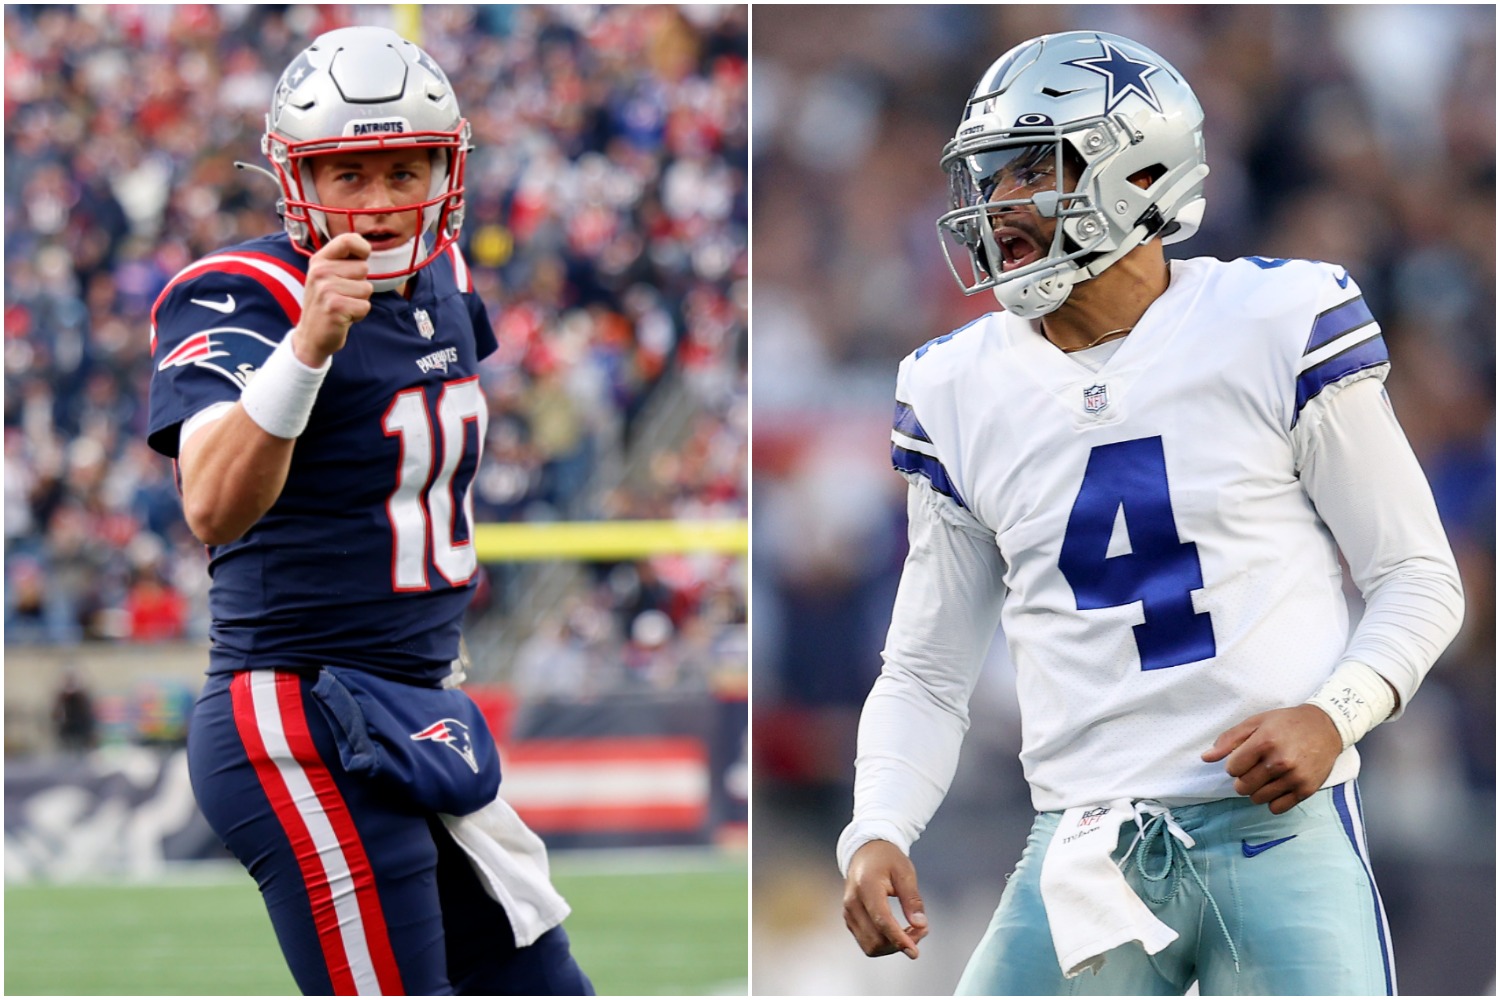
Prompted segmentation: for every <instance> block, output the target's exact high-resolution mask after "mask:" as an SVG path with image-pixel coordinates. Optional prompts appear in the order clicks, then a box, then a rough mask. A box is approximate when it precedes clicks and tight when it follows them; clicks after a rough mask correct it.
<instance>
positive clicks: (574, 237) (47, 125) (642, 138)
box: [4, 4, 749, 669]
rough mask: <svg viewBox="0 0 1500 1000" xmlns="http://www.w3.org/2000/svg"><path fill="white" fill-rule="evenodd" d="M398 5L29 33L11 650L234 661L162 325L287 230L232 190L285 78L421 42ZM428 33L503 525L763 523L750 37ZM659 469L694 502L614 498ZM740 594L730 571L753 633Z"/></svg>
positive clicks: (608, 21)
mask: <svg viewBox="0 0 1500 1000" xmlns="http://www.w3.org/2000/svg"><path fill="white" fill-rule="evenodd" d="M399 6H401V5H388V4H380V5H367V6H337V5H266V6H260V5H226V6H215V5H205V4H184V5H166V6H153V5H123V6H105V5H100V6H93V7H78V8H69V7H51V6H42V7H29V6H25V5H8V6H7V7H6V10H5V108H4V110H5V124H4V128H5V148H6V170H5V575H6V604H5V639H6V642H7V643H20V642H50V643H59V642H72V641H76V640H81V639H111V640H141V641H150V640H154V639H161V638H178V637H188V638H201V637H202V636H204V635H206V632H207V608H206V595H207V586H208V577H207V574H206V571H205V567H206V562H207V556H206V552H205V550H204V548H203V546H201V545H200V544H198V543H197V542H196V540H195V539H194V538H193V537H192V536H191V534H190V533H189V532H188V531H187V529H186V526H185V524H184V523H183V521H182V518H181V515H180V512H179V508H178V502H177V497H176V491H175V487H174V483H173V470H172V467H171V464H170V463H169V462H168V461H167V460H165V459H163V458H161V457H160V456H157V455H156V454H154V453H153V452H151V451H150V450H149V449H148V448H147V447H146V444H145V440H144V439H145V433H144V432H145V421H146V415H147V409H146V401H147V386H148V383H149V380H150V374H151V367H150V366H151V358H150V353H149V340H150V338H149V313H150V309H151V305H152V303H153V301H154V300H155V298H156V296H157V294H158V293H159V292H160V291H161V289H162V288H163V287H164V285H165V284H166V282H167V281H168V280H169V279H170V278H171V277H172V275H173V274H175V273H176V272H177V271H178V270H179V269H181V268H182V267H184V266H186V265H187V264H188V263H190V262H191V261H193V260H194V259H196V258H198V257H200V256H202V255H203V254H206V253H208V252H211V251H213V250H215V249H218V248H221V247H223V246H227V245H232V244H234V243H238V242H240V241H243V240H246V239H250V238H254V237H256V236H260V235H264V234H266V233H270V232H275V231H277V230H278V229H279V227H280V223H279V221H278V219H277V218H276V215H275V209H274V205H275V194H276V192H275V190H274V186H273V185H272V184H270V183H269V182H268V181H267V180H266V179H265V178H263V177H261V176H258V175H257V174H255V173H253V172H249V171H241V170H237V169H236V168H235V166H234V163H235V161H236V160H242V161H247V162H251V163H259V162H260V161H261V159H262V157H261V155H260V153H259V140H260V136H261V133H262V132H263V131H264V127H265V121H264V115H265V111H266V109H267V107H268V106H269V101H270V97H271V92H272V88H273V86H274V84H275V81H276V79H277V76H278V75H279V73H280V72H281V69H282V68H283V67H284V66H285V65H286V64H287V63H288V62H289V61H290V60H291V59H292V58H293V57H294V56H295V55H296V53H297V52H299V51H300V50H301V49H302V48H304V47H305V46H306V45H307V44H308V42H310V41H311V40H312V38H314V37H315V36H316V35H317V34H319V33H320V32H322V31H326V30H329V29H332V28H335V27H340V26H344V25H348V24H360V23H363V24H383V25H387V26H392V27H396V28H398V30H400V29H403V28H405V29H407V30H410V29H411V26H410V25H408V24H405V23H397V22H394V21H393V20H392V19H393V17H394V16H397V15H396V13H395V12H394V10H393V8H396V7H399ZM411 7H412V8H415V5H411ZM408 13H410V11H408ZM416 16H417V17H418V18H419V19H420V28H419V30H420V38H416V39H414V40H418V41H419V42H420V44H422V45H423V47H424V48H425V49H427V51H428V52H429V53H430V54H431V55H432V56H433V57H434V58H435V59H436V61H437V62H438V63H439V64H440V65H442V66H444V67H446V68H447V70H448V74H449V76H450V79H451V80H452V82H453V84H454V87H455V89H456V90H457V92H458V97H459V101H460V106H461V108H462V109H463V112H464V114H465V116H466V117H467V118H469V120H470V121H471V122H472V124H473V128H474V141H475V145H476V147H477V148H476V149H475V151H474V152H473V153H472V154H471V156H470V158H469V162H468V172H467V178H466V186H467V191H468V205H469V210H468V218H467V221H466V226H465V229H464V236H463V243H462V247H463V250H464V253H465V255H466V257H467V259H468V261H469V263H470V265H471V268H472V271H473V274H474V278H475V283H476V287H477V289H478V290H479V291H480V293H481V294H482V295H483V297H484V299H485V301H486V304H487V305H488V308H489V311H490V316H491V319H492V321H493V322H494V325H495V331H496V334H497V336H498V340H499V343H500V350H499V352H498V353H497V355H496V356H494V357H493V358H492V359H490V360H489V361H488V362H487V363H486V364H485V366H484V369H483V373H482V384H483V385H484V388H485V392H486V395H487V397H488V400H489V403H490V408H491V425H490V434H489V438H488V442H487V455H486V458H485V461H484V464H483V466H482V469H481V473H480V476H479V477H478V479H477V480H476V482H475V487H474V501H475V513H476V517H477V519H478V520H480V521H495V520H557V519H589V518H600V517H609V516H617V515H628V516H639V515H638V511H639V510H643V509H649V510H650V511H651V512H652V513H651V516H659V517H673V516H678V515H684V516H687V515H689V514H691V515H693V516H705V515H704V512H705V511H709V512H711V513H709V514H707V515H706V516H714V517H743V516H745V514H746V494H747V483H746V473H745V464H744V463H745V458H746V447H745V440H744V435H745V410H746V405H747V403H746V400H747V392H748V384H747V383H748V379H747V358H746V340H745V338H746V329H747V322H748V318H747V305H748V291H747V282H748V253H747V247H748V237H747V204H748V180H747V178H748V128H749V123H748V115H747V98H748V62H747V39H748V14H747V12H746V10H745V9H744V8H743V7H734V6H725V7H719V6H712V5H683V6H672V5H646V6H635V7H612V6H594V5H587V6H566V5H556V6H546V7H542V6H536V7H529V6H504V5H500V6H485V7H463V6H451V5H434V6H427V7H422V8H420V9H419V10H418V11H417V13H416ZM667 392H672V393H677V394H686V395H687V396H688V397H689V399H690V400H691V402H692V405H693V407H694V408H695V413H696V414H697V416H696V420H697V421H698V422H697V423H695V424H694V425H693V431H692V433H691V434H689V435H688V436H687V437H686V438H685V439H684V440H677V439H667V440H656V439H652V438H650V437H649V436H643V435H642V433H641V429H642V428H643V427H645V426H647V423H646V421H645V420H644V415H645V414H648V413H649V411H650V407H651V406H652V404H653V401H655V400H657V399H658V398H659V397H661V396H662V395H663V394H664V393H667ZM655 452H660V454H654V453H655ZM641 455H645V459H644V460H645V461H649V462H655V463H656V464H659V465H661V466H662V467H663V469H664V470H667V471H664V473H663V474H662V475H661V476H659V477H656V478H655V479H654V480H653V481H652V489H651V490H649V491H648V492H647V495H644V496H640V497H635V498H633V499H632V500H631V502H630V503H628V504H625V503H622V502H621V501H620V499H619V497H618V496H617V492H618V491H617V490H614V489H611V488H610V487H612V486H613V484H611V483H609V482H601V477H600V475H599V470H600V469H601V468H606V467H618V466H620V465H622V464H623V463H624V462H625V461H626V459H627V458H629V457H634V458H635V459H637V460H641V459H640V456H641ZM616 507H625V508H629V509H628V510H616V509H614V508H616ZM743 575H744V573H743V568H742V567H739V568H738V569H736V568H735V567H734V566H731V567H729V568H728V569H727V570H722V571H721V572H720V576H721V577H722V578H723V580H724V584H725V585H726V586H728V587H729V588H730V590H731V591H732V592H733V593H734V594H735V599H734V602H733V603H734V605H735V607H736V609H737V610H736V611H735V612H734V614H733V615H731V616H730V617H731V622H730V625H731V626H734V627H737V628H738V629H739V630H740V631H743V626H744V620H745V619H744V605H745V600H744V593H743V592H744V589H745V587H744V584H743V582H741V578H743ZM700 582H701V581H697V580H693V581H690V584H691V586H693V587H696V586H698V584H699V583H700ZM710 589H712V588H710ZM679 596H681V595H679ZM500 610H502V611H503V610H504V609H500ZM670 614H671V615H672V616H673V618H672V624H673V626H674V629H675V630H683V629H686V630H688V631H692V630H693V629H694V628H695V627H696V624H695V623H696V622H697V621H698V619H699V618H700V617H703V616H705V615H707V616H710V617H712V618H713V619H714V620H717V619H718V618H720V617H723V612H722V610H721V609H720V608H719V607H718V605H717V604H716V603H715V602H714V601H711V600H707V599H705V600H704V601H703V602H702V603H701V605H700V603H699V602H698V601H695V600H687V599H684V600H681V601H678V602H676V603H675V604H674V606H673V610H672V611H671V612H670ZM736 616H737V617H736ZM629 624H630V623H626V625H625V627H624V630H623V631H620V632H618V634H614V635H613V646H614V647H615V648H623V647H624V646H625V645H626V643H627V641H628V637H629ZM742 669H743V668H742Z"/></svg>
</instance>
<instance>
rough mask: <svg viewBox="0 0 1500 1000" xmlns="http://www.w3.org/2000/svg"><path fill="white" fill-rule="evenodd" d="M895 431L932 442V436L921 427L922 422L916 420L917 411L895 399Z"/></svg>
mask: <svg viewBox="0 0 1500 1000" xmlns="http://www.w3.org/2000/svg"><path fill="white" fill-rule="evenodd" d="M894 426H895V428H896V431H897V433H900V434H905V435H906V436H907V437H909V438H916V439H917V440H918V441H925V442H927V443H928V444H931V443H932V438H930V437H928V436H927V431H925V430H923V429H922V424H921V422H920V421H918V420H917V412H916V411H915V410H913V409H912V408H911V407H910V406H908V405H907V404H905V403H903V402H901V401H900V400H899V399H898V400H896V418H895V422H894Z"/></svg>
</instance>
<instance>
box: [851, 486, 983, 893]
mask: <svg viewBox="0 0 1500 1000" xmlns="http://www.w3.org/2000/svg"><path fill="white" fill-rule="evenodd" d="M946 503H951V501H949V500H947V499H946V498H944V497H940V496H938V495H937V494H935V493H934V492H933V491H932V490H931V488H930V487H928V486H927V485H926V484H925V483H922V482H916V483H914V484H913V486H912V489H911V491H910V493H909V494H908V501H907V516H908V519H909V530H908V539H909V543H910V544H909V550H908V552H907V557H906V564H905V566H904V567H903V569H902V571H901V584H900V586H899V587H898V588H897V590H896V603H895V607H894V608H893V609H892V612H891V627H890V631H889V633H888V634H887V636H886V646H885V651H884V657H885V669H884V670H883V671H882V672H881V675H880V677H879V678H878V679H877V680H876V682H875V686H874V688H873V690H871V692H870V696H869V698H868V699H867V700H866V702H865V707H864V711H863V712H862V713H861V715H860V721H859V743H858V750H857V756H856V760H855V786H854V819H853V822H852V823H850V825H849V827H848V828H847V829H846V830H845V833H844V836H843V837H841V838H840V841H839V848H838V854H839V864H840V866H841V867H844V868H845V869H847V865H848V863H849V859H850V858H851V857H852V856H853V854H854V852H855V851H856V850H858V848H859V847H860V846H861V845H862V844H863V843H865V842H867V841H869V840H871V839H880V840H889V841H890V842H891V843H893V844H896V845H897V846H898V847H900V848H901V849H902V850H903V851H905V850H907V849H908V848H909V847H910V846H911V843H912V841H914V840H915V839H916V838H917V837H918V836H919V835H920V834H921V832H922V830H923V829H924V828H925V827H926V825H927V821H928V820H929V819H931V818H932V814H933V813H934V812H936V811H937V807H938V805H939V804H941V803H942V801H943V796H945V795H946V794H947V792H948V786H949V784H950V783H951V782H952V780H953V773H954V770H955V769H956V768H957V766H958V752H959V747H960V745H961V744H962V742H963V738H964V733H965V732H966V731H967V729H968V725H969V716H968V704H969V697H970V695H971V694H972V692H973V690H974V685H975V683H976V682H977V681H978V679H979V671H980V668H981V666H982V664H983V662H984V655H985V652H986V650H988V649H989V645H990V641H991V640H992V639H993V638H994V635H995V631H996V628H997V627H998V625H999V619H1000V606H1001V603H1002V601H1003V598H1004V593H1005V584H1004V564H1003V562H1002V560H1001V559H1000V554H999V551H998V550H997V549H996V548H995V545H994V541H993V539H992V537H991V536H989V535H988V534H986V533H984V532H982V531H979V530H968V529H966V528H961V527H959V526H958V525H957V524H956V523H955V522H954V521H953V520H951V519H950V517H951V512H947V513H945V511H944V510H943V508H942V507H941V505H942V504H946Z"/></svg>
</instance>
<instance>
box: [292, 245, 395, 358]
mask: <svg viewBox="0 0 1500 1000" xmlns="http://www.w3.org/2000/svg"><path fill="white" fill-rule="evenodd" d="M369 256H370V244H369V241H368V240H366V239H365V238H364V237H363V236H360V235H359V234H358V233H344V234H343V235H341V236H335V237H334V238H333V239H331V240H329V241H328V243H327V244H326V245H324V247H323V249H321V250H319V251H318V252H317V253H315V254H313V256H312V260H310V261H309V262H308V265H307V285H306V287H305V288H304V289H303V293H302V319H301V320H300V321H299V322H298V323H297V326H296V329H294V330H293V331H292V349H293V350H294V351H295V352H296V354H297V360H299V361H301V362H302V363H303V364H305V365H307V366H309V367H311V368H321V367H323V363H324V362H326V361H327V360H328V359H329V358H330V357H332V356H333V355H334V354H336V353H337V352H338V351H339V350H340V349H341V348H342V347H343V346H344V341H345V340H346V339H347V338H348V336H349V327H350V326H351V325H353V324H354V323H356V322H358V321H359V320H362V319H364V318H365V316H366V315H368V314H369V312H370V296H371V295H373V294H375V287H374V286H373V285H371V284H370V283H369V282H368V281H366V280H365V277H366V275H368V274H369V273H370V266H369V262H368V259H369Z"/></svg>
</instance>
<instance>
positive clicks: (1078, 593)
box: [888, 258, 1451, 810]
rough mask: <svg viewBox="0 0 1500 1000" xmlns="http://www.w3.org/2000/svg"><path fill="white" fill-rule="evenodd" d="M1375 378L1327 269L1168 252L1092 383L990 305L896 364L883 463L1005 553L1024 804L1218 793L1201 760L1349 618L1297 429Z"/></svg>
mask: <svg viewBox="0 0 1500 1000" xmlns="http://www.w3.org/2000/svg"><path fill="white" fill-rule="evenodd" d="M1387 366H1388V365H1387V356H1386V350H1385V345H1384V342H1383V340H1382V339H1381V336H1380V328H1379V326H1378V325H1377V324H1376V322H1375V320H1374V319H1373V317H1372V316H1371V313H1370V311H1369V309H1368V308H1367V307H1366V305H1365V303H1364V299H1363V297H1362V296H1361V294H1360V290H1359V288H1358V287H1357V286H1356V285H1355V284H1354V282H1353V281H1351V280H1350V278H1349V275H1348V273H1347V272H1346V271H1345V270H1344V269H1343V268H1341V267H1338V266H1335V265H1329V264H1323V263H1317V262H1311V261H1296V260H1292V261H1287V260H1268V259H1264V258H1248V259H1242V260H1237V261H1232V262H1227V263H1226V262H1222V261H1217V260H1212V259H1207V258H1200V259H1195V260H1188V261H1174V262H1172V264H1171V282H1170V285H1169V287H1168V289H1167V291H1166V292H1165V294H1163V295H1162V296H1161V297H1160V298H1159V299H1157V300H1156V301H1155V302H1154V303H1152V305H1151V307H1150V308H1149V309H1148V310H1147V311H1146V313H1145V315H1144V316H1143V317H1142V318H1141V320H1140V322H1139V323H1138V324H1137V325H1136V326H1135V327H1134V329H1133V330H1132V331H1131V333H1130V334H1129V336H1128V337H1127V338H1126V339H1125V340H1123V341H1122V342H1120V343H1119V346H1118V348H1117V350H1116V351H1115V353H1114V354H1113V356H1112V357H1110V359H1109V360H1108V361H1107V362H1106V363H1105V364H1104V365H1103V366H1102V367H1101V368H1099V370H1097V371H1093V370H1090V369H1089V368H1088V367H1087V366H1085V365H1084V364H1082V363H1080V361H1079V360H1078V359H1077V358H1075V357H1072V356H1069V355H1067V354H1064V353H1063V352H1061V351H1058V350H1057V349H1056V348H1055V347H1053V346H1052V345H1050V344H1049V343H1047V342H1046V341H1045V340H1044V339H1043V338H1042V337H1041V336H1040V335H1039V334H1038V332H1037V329H1036V327H1035V326H1034V325H1033V324H1032V323H1031V322H1028V321H1025V320H1021V319H1018V318H1016V317H1014V316H1012V315H1010V314H1006V313H992V314H989V315H986V316H984V317H982V318H981V319H979V320H976V321H975V322H974V323H971V324H970V325H968V326H966V327H964V328H962V329H960V330H958V331H956V332H955V333H952V334H949V335H948V336H945V337H941V338H938V339H937V340H934V341H932V342H931V343H929V344H927V345H926V346H924V347H923V348H921V349H920V350H918V351H916V352H915V353H914V354H912V355H911V356H909V357H908V358H906V360H905V361H903V362H902V365H901V368H900V373H899V376H898V382H897V412H896V431H895V434H894V436H893V442H894V445H895V447H894V452H893V453H894V457H895V463H896V466H897V468H898V469H900V470H901V471H902V472H903V473H904V474H906V475H907V476H908V478H911V479H913V480H919V479H920V480H926V481H928V482H930V483H931V486H932V488H933V489H934V490H936V491H937V492H938V493H941V494H943V495H944V496H945V497H947V498H948V500H949V501H950V502H951V504H952V506H953V507H954V508H955V509H954V510H952V511H949V512H948V515H946V516H950V517H952V518H955V519H960V520H964V521H967V522H969V524H970V526H971V529H975V530H983V531H984V532H986V533H988V534H989V535H991V536H992V537H993V539H994V543H995V545H997V546H998V550H999V556H1000V559H1001V560H1002V562H1003V566H1002V568H1001V570H1000V572H1001V574H1002V578H1003V583H1004V590H1005V598H1004V601H1003V605H1002V608H1001V621H1002V623H1003V627H1004V632H1005V636H1006V639H1007V641H1008V643H1009V646H1010V651H1011V656H1012V659H1013V660H1014V663H1015V666H1016V672H1017V689H1018V695H1019V699H1020V705H1021V715H1022V719H1023V724H1022V752H1021V759H1022V763H1023V766H1024V768H1025V773H1026V777H1027V779H1028V781H1029V782H1030V783H1031V786H1032V790H1033V800H1034V802H1035V804H1036V806H1037V808H1039V809H1046V810H1050V809H1062V808H1066V807H1069V806H1073V805H1082V804H1089V803H1095V802H1102V801H1107V800H1110V799H1114V798H1119V797H1128V798H1132V799H1157V800H1161V801H1164V802H1168V803H1177V802H1188V801H1202V800H1208V799H1216V798H1224V797H1227V796H1232V795H1233V794H1234V791H1233V787H1232V779H1231V778H1229V776H1228V775H1227V774H1226V773H1225V770H1224V767H1223V765H1222V764H1221V763H1213V764H1208V763H1204V762H1203V761H1202V760H1201V759H1200V755H1201V754H1202V753H1203V752H1204V751H1205V750H1206V749H1207V748H1208V747H1209V746H1210V745H1212V743H1213V742H1214V739H1215V737H1217V736H1218V735H1219V734H1220V733H1222V732H1223V731H1224V730H1226V729H1228V728H1230V727H1231V726H1234V725H1236V724H1238V723H1239V722H1241V721H1243V720H1244V719H1245V718H1247V717H1248V716H1250V715H1253V714H1255V713H1257V712H1261V711H1267V710H1271V709H1276V708H1284V707H1287V706H1290V705H1295V704H1298V703H1300V702H1302V701H1303V700H1304V699H1306V698H1307V697H1308V696H1309V695H1311V694H1312V693H1313V692H1314V691H1316V690H1317V689H1318V687H1319V686H1320V685H1321V684H1322V683H1323V682H1324V681H1325V680H1326V679H1327V678H1328V676H1329V674H1330V673H1331V672H1332V670H1333V668H1334V666H1335V664H1336V663H1337V662H1338V661H1339V659H1340V657H1341V656H1342V655H1343V654H1344V651H1345V646H1346V644H1347V642H1348V639H1349V618H1348V610H1347V607H1346V603H1345V600H1344V596H1343V593H1342V590H1341V575H1340V569H1339V563H1338V551H1337V547H1336V545H1335V542H1334V539H1333V537H1332V535H1331V534H1330V531H1329V528H1328V526H1327V525H1326V524H1325V523H1324V521H1323V520H1322V519H1321V518H1320V517H1319V514H1318V511H1317V510H1315V509H1314V506H1313V503H1312V501H1311V500H1310V499H1309V496H1308V493H1307V492H1306V491H1305V490H1304V488H1303V485H1302V484H1301V483H1300V482H1299V449H1300V448H1301V447H1302V446H1303V445H1302V444H1301V443H1300V442H1299V432H1298V425H1299V418H1300V417H1301V416H1302V415H1303V412H1304V408H1305V407H1307V406H1308V404H1309V401H1310V400H1313V399H1314V398H1315V397H1317V396H1318V395H1319V393H1320V392H1322V391H1323V390H1324V389H1326V388H1328V387H1329V386H1331V385H1334V384H1335V383H1340V382H1347V381H1349V380H1351V379H1358V378H1367V377H1374V378H1383V377H1384V374H1385V371H1386V369H1387ZM1450 558H1451V557H1450ZM918 599H920V598H918ZM888 652H889V651H888ZM1413 686H1414V685H1413ZM1357 771H1358V756H1357V754H1356V751H1355V750H1354V749H1353V748H1351V749H1349V750H1347V751H1345V752H1344V754H1343V755H1342V756H1340V758H1339V759H1338V761H1337V763H1336V764H1335V766H1334V769H1333V773H1332V774H1331V775H1330V776H1329V782H1330V783H1336V782H1340V781H1344V780H1347V779H1349V778H1351V777H1353V776H1354V774H1355V773H1357Z"/></svg>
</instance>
